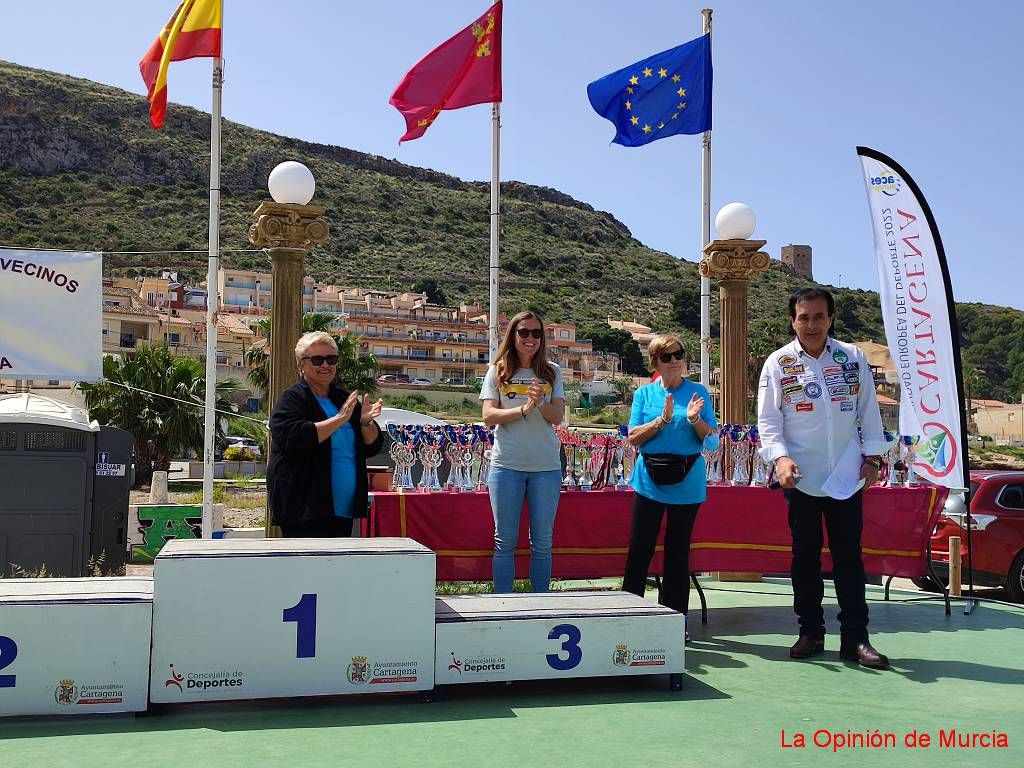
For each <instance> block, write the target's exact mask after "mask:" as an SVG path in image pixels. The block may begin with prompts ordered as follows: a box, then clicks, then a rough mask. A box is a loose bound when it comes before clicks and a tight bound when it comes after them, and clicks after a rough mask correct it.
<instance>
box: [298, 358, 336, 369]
mask: <svg viewBox="0 0 1024 768" xmlns="http://www.w3.org/2000/svg"><path fill="white" fill-rule="evenodd" d="M302 359H303V360H309V362H311V363H312V364H313V365H314V366H316V367H317V368H319V367H320V366H321V365H323V364H324V363H327V364H328V365H337V364H338V356H337V355H313V356H312V357H304V358H302Z"/></svg>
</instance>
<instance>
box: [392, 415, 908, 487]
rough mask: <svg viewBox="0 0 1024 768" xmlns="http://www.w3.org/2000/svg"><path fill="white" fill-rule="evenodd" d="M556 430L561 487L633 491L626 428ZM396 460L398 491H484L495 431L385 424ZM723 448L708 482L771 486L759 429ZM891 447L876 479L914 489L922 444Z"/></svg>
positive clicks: (738, 432)
mask: <svg viewBox="0 0 1024 768" xmlns="http://www.w3.org/2000/svg"><path fill="white" fill-rule="evenodd" d="M555 432H556V433H557V435H558V438H559V440H560V442H561V444H562V452H563V454H564V456H565V476H564V478H563V479H562V487H563V488H565V489H571V490H577V489H578V490H582V491H590V490H601V489H604V488H616V489H619V490H624V489H625V488H627V487H628V482H627V479H628V478H629V477H630V475H632V473H633V467H634V465H635V464H636V460H637V450H636V448H635V447H633V446H632V445H630V443H629V441H628V440H627V439H626V434H627V428H626V426H625V425H621V426H620V427H619V428H618V430H617V431H616V432H614V433H611V432H585V431H582V430H577V429H569V428H567V427H558V428H557V429H556V430H555ZM388 434H389V435H390V436H391V440H392V445H391V448H390V455H391V459H392V461H394V463H395V472H394V482H393V487H394V488H395V489H396V490H397V489H401V490H413V489H419V490H421V491H425V492H431V491H438V492H439V491H446V490H447V491H452V492H467V491H482V490H485V489H486V486H487V474H488V470H489V469H490V458H491V447H492V446H493V445H494V428H493V427H486V426H483V425H480V424H466V425H451V424H445V425H443V426H423V425H399V424H388ZM718 438H719V440H718V445H717V446H716V447H715V448H713V449H708V450H705V451H704V452H703V455H704V463H705V467H706V471H707V482H708V484H709V485H761V486H766V485H769V484H770V483H771V482H772V480H773V475H774V468H773V467H772V464H771V463H770V462H768V461H766V460H765V459H764V458H763V457H762V456H761V452H760V448H761V439H760V436H759V435H758V431H757V426H756V425H749V424H724V425H722V426H721V427H720V428H719V430H718ZM885 439H886V442H887V443H888V445H889V448H888V449H887V450H886V451H885V453H884V454H883V455H882V468H881V470H880V472H879V482H880V483H881V484H882V485H888V486H897V485H905V486H911V485H914V483H915V474H914V458H915V447H916V445H917V443H918V439H917V438H916V437H914V436H909V435H895V434H893V433H890V432H886V433H885ZM417 459H418V460H419V463H420V466H421V467H422V472H421V473H420V478H419V482H418V483H417V482H414V478H413V467H414V466H415V464H416V462H417ZM445 459H447V460H448V466H449V470H448V477H447V479H446V480H445V482H444V483H442V482H441V478H440V468H441V466H442V464H443V463H444V460H445Z"/></svg>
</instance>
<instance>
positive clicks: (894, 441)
mask: <svg viewBox="0 0 1024 768" xmlns="http://www.w3.org/2000/svg"><path fill="white" fill-rule="evenodd" d="M884 435H885V442H886V444H887V447H886V450H885V452H884V453H883V454H882V461H883V462H885V472H882V473H880V474H881V476H882V477H883V478H884V479H885V484H886V485H888V486H889V487H890V488H891V487H894V486H896V485H898V484H899V471H898V470H897V468H896V465H897V464H898V463H899V460H900V439H899V436H898V435H894V434H893V433H892V432H889V431H886V432H885V433H884Z"/></svg>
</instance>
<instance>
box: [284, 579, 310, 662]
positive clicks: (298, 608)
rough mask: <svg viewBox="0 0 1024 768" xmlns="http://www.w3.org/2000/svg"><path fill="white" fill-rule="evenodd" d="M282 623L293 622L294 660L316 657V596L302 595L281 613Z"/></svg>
mask: <svg viewBox="0 0 1024 768" xmlns="http://www.w3.org/2000/svg"><path fill="white" fill-rule="evenodd" d="M282 614H283V616H282V619H281V620H282V621H284V622H285V623H287V622H289V621H294V622H295V658H296V659H311V658H313V657H314V656H316V595H303V596H302V599H301V600H299V602H297V603H296V604H295V605H293V606H292V607H291V608H285V609H284V611H282Z"/></svg>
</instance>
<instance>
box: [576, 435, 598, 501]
mask: <svg viewBox="0 0 1024 768" xmlns="http://www.w3.org/2000/svg"><path fill="white" fill-rule="evenodd" d="M584 439H585V438H580V440H579V445H578V449H579V454H578V455H579V460H580V465H581V466H582V468H583V472H582V474H581V475H580V482H579V485H580V490H581V491H589V490H591V489H592V488H593V487H594V480H593V478H591V476H590V456H591V446H590V443H589V442H586V443H585V442H584Z"/></svg>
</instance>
